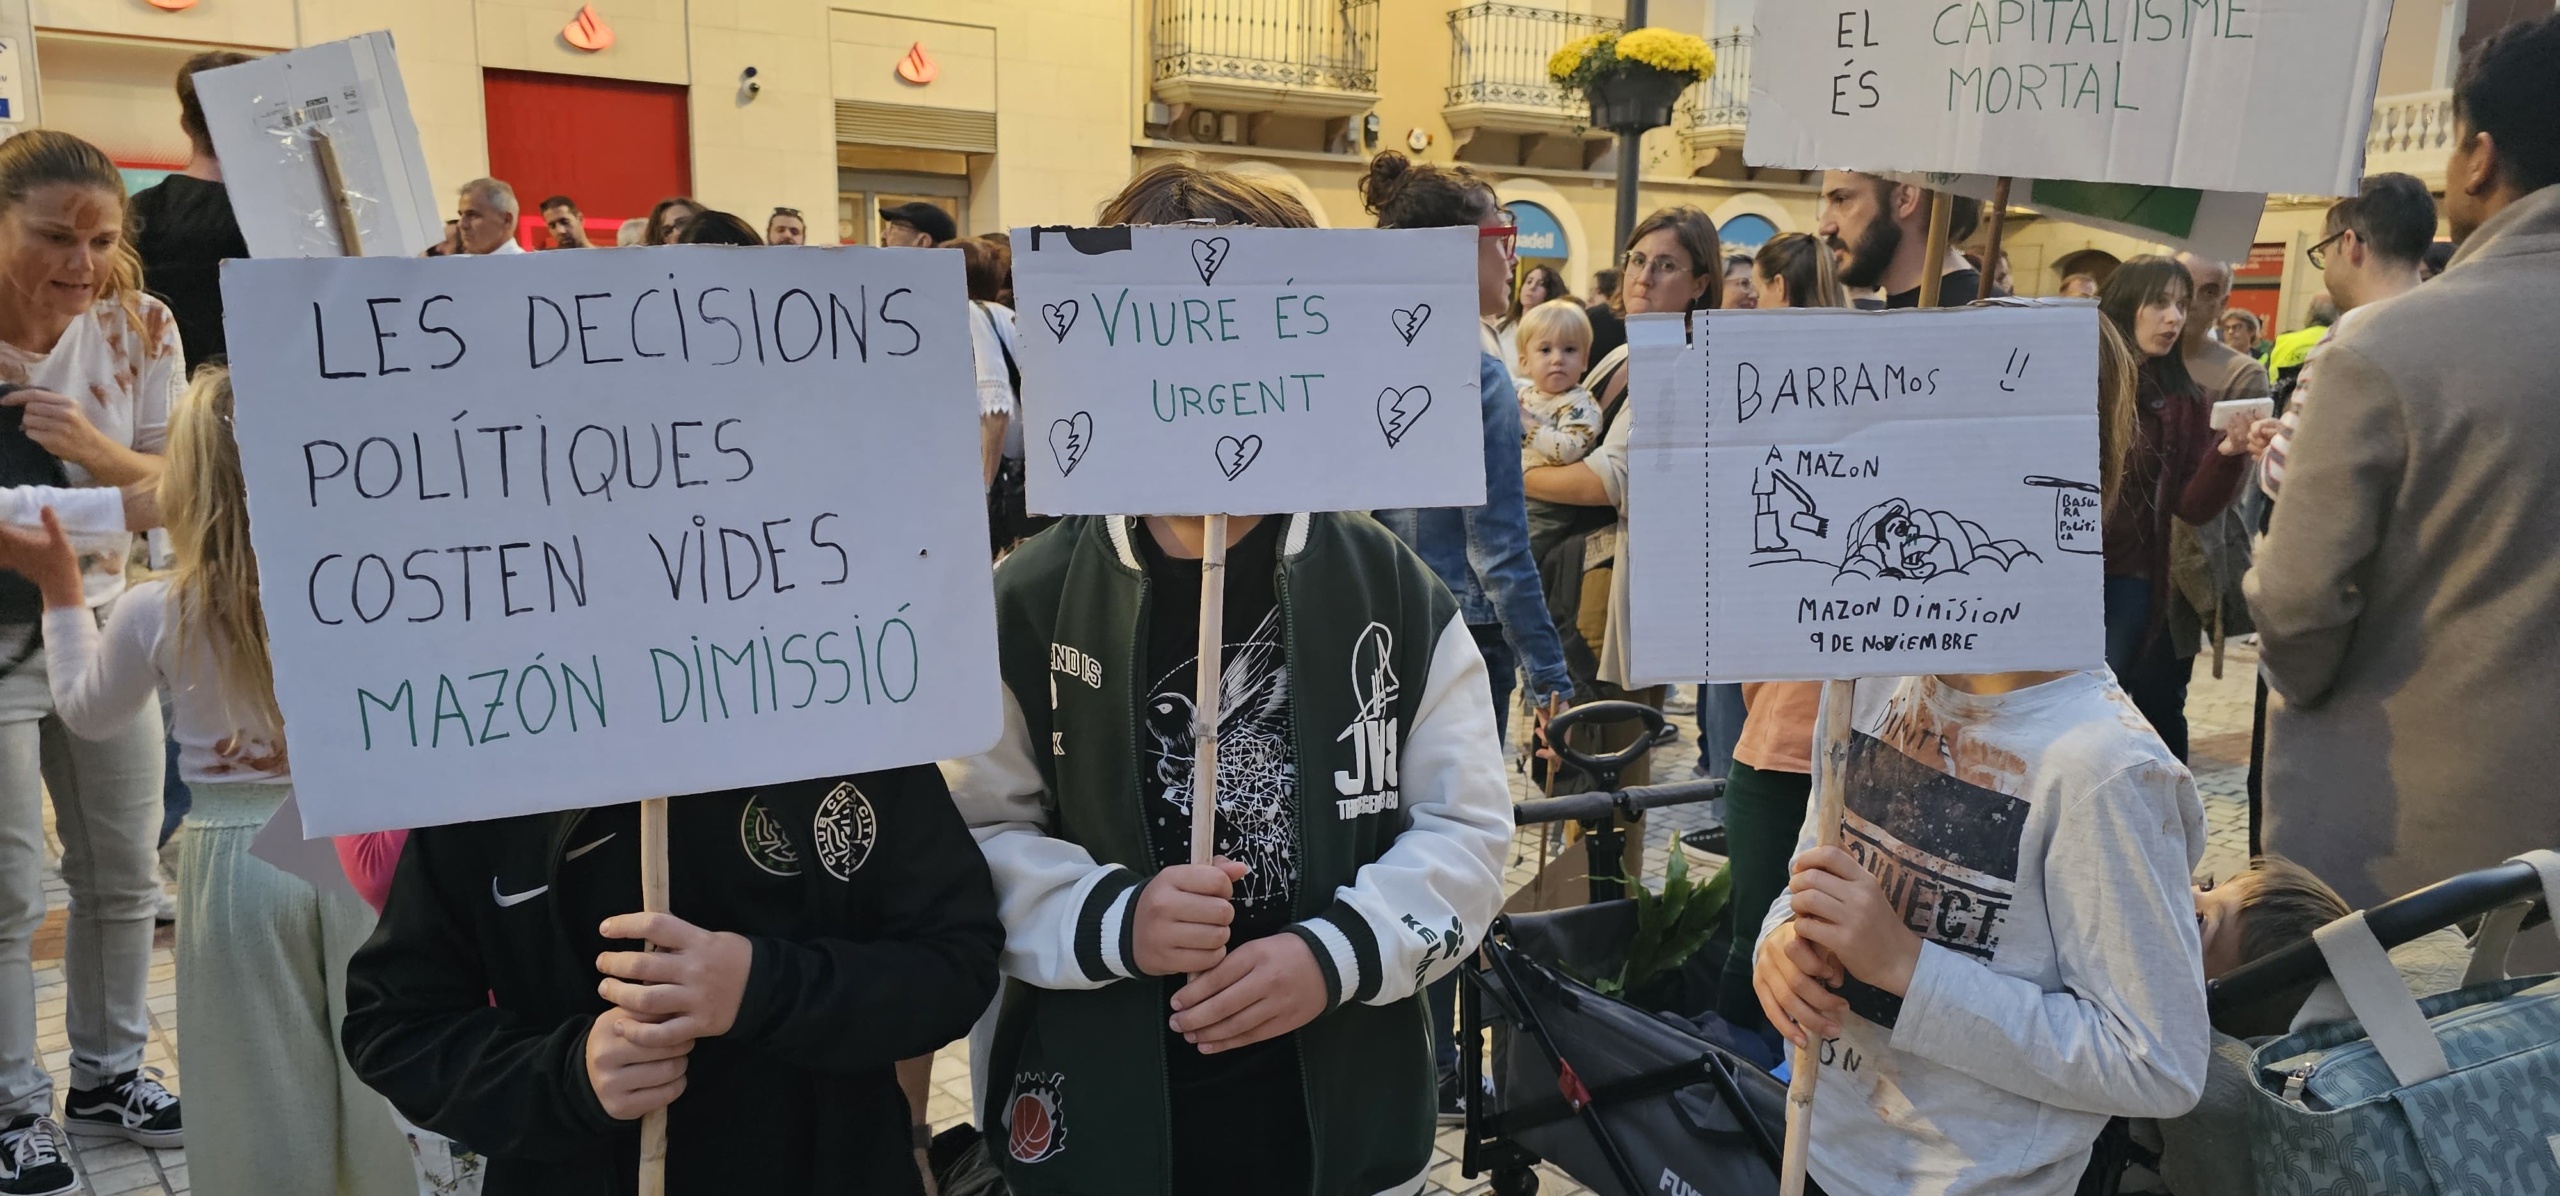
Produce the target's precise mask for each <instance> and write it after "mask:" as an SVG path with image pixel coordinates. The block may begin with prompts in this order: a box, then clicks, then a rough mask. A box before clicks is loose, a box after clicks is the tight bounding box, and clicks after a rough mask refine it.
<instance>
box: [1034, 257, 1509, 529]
mask: <svg viewBox="0 0 2560 1196" xmlns="http://www.w3.org/2000/svg"><path fill="white" fill-rule="evenodd" d="M1476 242H1477V236H1476V230H1474V229H1472V228H1435V229H1413V230H1399V231H1384V230H1378V229H1264V228H1207V227H1189V226H1184V227H1158V228H1125V227H1124V228H1098V229H1057V228H1039V229H1028V228H1026V229H1016V230H1014V234H1013V244H1014V250H1015V257H1014V260H1013V270H1014V293H1015V294H1016V295H1017V296H1018V297H1019V299H1020V305H1021V312H1022V335H1021V340H1020V350H1019V351H1020V353H1021V356H1022V407H1023V419H1024V427H1023V432H1024V440H1025V441H1026V442H1027V443H1029V444H1030V445H1031V449H1030V451H1029V453H1028V460H1029V487H1030V489H1029V497H1030V504H1031V509H1032V510H1034V511H1039V512H1044V513H1048V514H1130V515H1134V514H1152V515H1211V514H1232V515H1253V514H1270V513H1276V512H1283V511H1287V512H1295V511H1341V510H1369V509H1372V508H1378V507H1447V506H1474V505H1476V504H1478V503H1481V502H1483V501H1484V430H1483V427H1484V426H1483V418H1482V415H1481V411H1482V407H1481V399H1480V388H1481V385H1482V383H1481V375H1480V374H1479V373H1478V370H1477V365H1478V361H1479V352H1480V351H1479V349H1478V348H1477V334H1476V327H1477V324H1476Z"/></svg>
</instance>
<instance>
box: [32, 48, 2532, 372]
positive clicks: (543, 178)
mask: <svg viewBox="0 0 2560 1196" xmlns="http://www.w3.org/2000/svg"><path fill="white" fill-rule="evenodd" d="M1753 2H1754V0H1653V3H1652V4H1651V5H1650V10H1649V14H1648V23H1649V24H1653V25H1658V26H1664V27H1669V28H1675V29H1683V30H1687V31H1691V32H1695V33H1698V34H1700V35H1702V36H1706V37H1709V38H1711V39H1713V41H1714V43H1715V45H1716V49H1717V54H1718V59H1719V69H1718V71H1717V73H1716V77H1715V78H1713V79H1711V80H1709V81H1707V82H1706V83H1703V84H1701V85H1699V86H1698V87H1696V88H1694V89H1692V90H1691V92H1690V93H1689V95H1688V96H1687V97H1685V98H1684V99H1683V101H1682V103H1681V105H1680V108H1679V115H1678V117H1677V118H1676V119H1675V121H1674V123H1673V125H1672V126H1671V127H1669V128H1665V129H1658V130H1655V131H1653V132H1651V133H1649V134H1647V135H1646V136H1645V137H1644V138H1643V139H1642V144H1641V145H1640V146H1638V147H1636V148H1635V150H1634V152H1636V153H1637V154H1639V155H1640V157H1641V167H1640V176H1641V179H1642V194H1641V196H1640V206H1641V207H1642V208H1643V209H1648V210H1649V209H1651V208H1655V207H1659V206H1663V205H1666V204H1693V205H1696V206H1698V207H1700V208H1703V209H1705V210H1706V211H1708V212H1709V213H1710V214H1711V215H1712V216H1713V217H1714V219H1715V221H1716V223H1717V224H1718V226H1719V227H1720V228H1722V229H1723V230H1724V232H1725V234H1726V238H1727V240H1728V242H1729V243H1730V244H1731V245H1733V246H1734V247H1736V248H1750V247H1754V246H1756V245H1758V244H1759V243H1760V242H1762V241H1764V240H1766V239H1767V238H1768V237H1769V236H1771V235H1774V234H1775V233H1778V232H1784V231H1792V230H1810V229H1811V228H1812V227H1813V224H1814V221H1815V217H1816V195H1815V192H1816V183H1815V180H1814V179H1812V178H1809V177H1808V176H1806V175H1805V174H1802V173H1800V172H1795V171H1783V170H1776V171H1773V170H1761V169H1757V168H1754V167H1751V166H1748V165H1746V164H1744V163H1743V161H1742V158H1741V145H1742V130H1743V126H1744V124H1745V122H1746V121H1747V119H1748V113H1749V94H1750V71H1751V44H1750V43H1751V38H1750V35H1749V32H1748V31H1749V29H1750V28H1751V4H1752V3H1753ZM2548 7H2549V4H2548V0H2513V2H2507V0H2500V3H2489V2H2488V0H2400V3H2398V4H2396V5H2395V6H2394V9H2393V12H2392V24H2391V30H2390V36H2389V40H2388V42H2387V44H2386V48H2385V53H2384V61H2383V65H2382V78H2381V85H2380V88H2379V95H2380V97H2381V98H2380V100H2379V102H2378V103H2377V104H2376V108H2375V114H2374V120H2373V128H2372V135H2371V140H2370V143H2369V146H2368V152H2369V159H2368V164H2369V168H2370V169H2374V170H2383V169H2405V170H2409V171H2410V172H2412V173H2416V174H2418V175H2420V177H2423V178H2427V179H2428V180H2429V181H2430V182H2431V183H2433V184H2434V185H2436V186H2438V187H2439V188H2440V187H2441V186H2442V183H2443V179H2442V174H2443V162H2444V155H2445V150H2446V148H2447V145H2448V143H2449V141H2450V131H2451V97H2450V92H2449V90H2448V88H2449V86H2450V84H2451V81H2452V70H2453V64H2454V63H2455V61H2456V59H2457V56H2458V53H2459V50H2460V48H2461V47H2462V46H2463V45H2464V44H2467V42H2468V41H2469V40H2472V39H2475V38H2476V37H2478V36H2480V35H2481V34H2482V33H2483V32H2484V31H2485V30H2486V29H2487V28H2490V27H2493V26H2494V25H2495V24H2497V23H2500V22H2503V21H2505V20H2512V19H2520V18H2521V17H2524V16H2531V15H2534V14H2533V13H2532V12H2524V13H2520V14H2519V13H2515V12H2512V11H2509V10H2514V9H2533V10H2547V8H2548ZM2489 9H2496V10H2497V12H2496V13H2495V14H2493V15H2484V12H2485V10H2489ZM1623 16H1624V3H1623V0H1509V2H1494V0H1473V2H1469V0H837V2H836V3H834V4H830V3H827V2H826V0H585V2H583V3H582V2H581V0H0V131H5V129H6V128H7V127H9V125H10V123H11V122H13V121H14V122H19V123H23V122H24V121H25V120H26V119H27V118H28V116H29V115H31V114H32V115H33V116H34V118H35V119H37V120H40V121H41V122H42V123H44V124H47V125H50V126H53V127H57V128H63V129H67V130H69V131H72V132H75V133H79V134H81V135H83V136H86V137H89V138H90V139H92V140H94V141H97V142H98V143H99V144H101V145H102V146H104V147H106V148H107V149H108V151H109V152H110V153H111V154H112V155H114V156H115V158H116V159H117V160H118V161H119V162H120V163H123V164H124V165H126V166H127V167H128V169H129V171H130V172H131V177H132V179H133V181H134V182H136V183H137V184H139V183H143V182H147V181H149V180H150V179H151V178H152V177H154V176H155V175H156V174H157V173H159V172H163V171H167V170H170V169H175V168H177V167H179V166H181V165H183V164H184V162H185V160H186V155H187V146H186V141H185V138H184V137H183V136H182V135H181V134H180V133H179V131H178V127H177V103H176V99H175V97H174V95H173V93H172V90H171V84H172V81H173V79H174V77H175V73H176V70H177V67H178V64H179V63H180V62H182V61H184V60H185V58H186V57H187V56H188V55H189V54H192V53H194V52H196V51H198V50H201V49H207V48H236V49H241V50H247V51H250V52H266V51H275V50H281V49H287V48H291V47H294V46H301V45H310V44H315V43H319V42H324V41H330V40H334V39H337V38H342V37H347V36H351V35H353V34H356V33H361V32H365V31H367V30H372V29H388V30H390V31H391V32H392V34H393V37H394V39H395V41H396V43H397V46H398V50H399V55H400V62H401V70H402V74H403V77H404V80H405V81H406V84H407V87H408V91H409V95H410V98H411V101H412V105H413V107H414V108H415V110H416V117H417V123H418V127H419V133H420V137H421V139H422V141H423V143H424V148H425V155H426V160H427V166H428V169H429V171H430V173H431V174H432V175H433V177H434V179H435V182H436V185H437V187H438V189H439V190H440V191H442V192H445V193H447V194H450V193H451V192H452V190H453V189H454V188H455V187H457V186H458V185H459V184H461V183H462V182H464V181H466V180H469V179H473V178H477V177H480V176H482V175H484V174H489V175H495V176H497V177H500V178H505V179H507V180H508V181H510V182H511V183H513V184H515V186H516V188H517V191H518V194H519V197H520V198H521V199H522V200H523V202H524V204H525V206H526V207H527V208H528V209H529V208H531V207H532V206H533V205H534V204H535V203H537V202H538V201H539V200H540V199H541V198H542V197H544V196H548V195H551V194H555V193H559V194H567V195H570V196H572V197H574V198H576V199H578V201H579V202H580V204H581V205H582V207H583V209H584V211H585V212H586V214H587V216H588V218H589V222H590V227H591V229H593V230H594V231H595V232H596V233H597V234H599V237H600V239H602V238H604V237H609V235H610V232H611V229H612V227H613V226H614V225H615V224H617V223H619V222H620V221H621V220H623V219H625V218H629V217H636V216H644V215H646V214H647V212H648V209H649V207H650V205H652V204H653V203H655V202H656V201H657V200H658V199H660V198H664V197H666V196H671V195H692V196H695V197H697V198H698V199H699V200H700V201H701V202H702V203H704V204H705V205H707V206H710V207H714V208H720V209H724V210H728V211H732V212H735V213H737V214H739V215H740V216H743V217H745V218H746V219H747V220H748V221H749V223H751V224H757V225H761V224H762V223H763V222H764V218H765V216H766V214H767V213H769V212H770V211H771V210H772V209H774V208H777V207H787V208H792V209H795V210H798V211H800V212H802V213H803V214H804V216H805V218H806V220H807V222H808V224H809V226H810V230H811V234H812V239H813V240H821V241H823V240H827V239H830V238H829V233H830V232H832V233H833V239H836V240H841V241H844V242H847V243H867V242H871V241H873V240H874V239H876V237H877V235H878V212H879V210H880V209H881V208H883V207H885V206H894V205H896V204H901V203H908V202H913V201H917V200H922V201H925V202H930V203H935V204H938V205H941V206H943V207H944V208H945V209H946V210H948V211H950V212H951V213H952V215H953V216H954V218H955V220H956V222H957V223H958V225H959V226H960V227H961V228H963V229H964V230H969V231H978V232H984V231H991V230H995V229H1001V228H1009V227H1017V226H1021V225H1025V224H1034V223H1058V222H1076V221H1083V220H1088V219H1090V218H1091V216H1092V214H1093V211H1094V209H1095V206H1096V205H1097V204H1098V203H1100V202H1101V201H1102V200H1103V199H1104V198H1106V197H1107V196H1109V195H1110V194H1111V193H1112V192H1114V191H1115V190H1116V189H1118V187H1119V186H1120V185H1121V183H1122V182H1123V181H1125V180H1126V179H1127V178H1128V177H1129V174H1130V173H1131V171H1132V170H1133V169H1136V168H1138V167H1140V166H1142V165H1144V164H1145V163H1148V162H1151V161H1154V160H1156V159H1158V158H1161V157H1164V156H1167V155H1174V154H1191V155H1197V156H1199V157H1202V158H1204V159H1206V160H1209V161H1211V162H1214V163H1216V164H1219V165H1224V166H1227V167H1230V168H1233V169H1237V170H1241V171H1245V172H1248V173H1256V174H1261V175H1265V176H1268V177H1271V178H1273V179H1274V180H1275V181H1278V182H1280V183H1282V184H1283V185H1285V186H1287V187H1289V188H1290V189H1291V190H1293V191H1294V192H1296V193H1297V194H1298V195H1300V197H1301V198H1303V199H1304V200H1305V201H1306V202H1307V203H1308V206H1309V207H1310V208H1311V209H1313V210H1314V212H1315V213H1316V215H1317V218H1318V219H1319V220H1320V221H1322V222H1324V223H1327V224H1335V225H1351V224H1363V223H1366V222H1367V216H1366V213H1365V212H1364V211H1363V210H1362V207H1361V203H1360V197H1359V194H1358V191H1357V183H1358V180H1359V178H1360V176H1361V175H1362V173H1363V172H1364V171H1365V169H1366V166H1367V162H1368V159H1369V158H1370V157H1371V156H1372V155H1373V154H1375V153H1376V152H1378V151H1380V150H1386V149H1394V150H1398V151H1401V152H1404V153H1407V154H1409V155H1411V156H1413V157H1416V158H1418V159H1422V160H1425V161H1433V162H1464V163H1467V164H1468V165H1470V166H1472V167H1473V168H1474V169H1476V170H1478V171H1480V172H1483V173H1484V174H1485V175H1486V176H1488V177H1489V178H1491V179H1492V180H1493V181H1494V183H1495V186H1496V188H1497V190H1498V191H1499V192H1500V194H1501V196H1502V198H1503V199H1504V200H1505V202H1506V203H1508V204H1509V205H1510V206H1511V207H1512V210H1513V211H1514V213H1515V214H1516V215H1517V216H1518V217H1519V219H1520V222H1521V225H1522V229H1523V232H1522V236H1521V240H1520V245H1521V251H1522V257H1523V258H1524V259H1525V260H1528V261H1537V262H1548V263H1551V264H1554V265H1556V266H1557V267H1558V268H1559V269H1561V270H1562V271H1563V273H1564V276H1565V278H1566V280H1567V282H1568V283H1569V284H1570V285H1571V286H1572V287H1573V288H1574V289H1575V290H1576V291H1577V292H1582V291H1585V290H1586V289H1587V288H1588V287H1589V286H1590V283H1591V277H1592V274H1593V273H1594V272H1595V271H1597V270H1598V269H1600V268H1602V267H1603V266H1605V265H1607V264H1608V263H1609V262H1610V261H1611V260H1612V259H1613V258H1614V257H1615V256H1616V254H1615V252H1614V247H1613V246H1611V245H1610V244H1609V243H1608V242H1609V240H1610V238H1611V237H1612V236H1613V235H1614V228H1613V222H1614V202H1615V192H1614V174H1615V171H1616V167H1617V155H1618V154H1619V153H1620V152H1622V151H1621V147H1620V146H1619V145H1618V144H1617V140H1616V139H1615V138H1614V137H1611V136H1609V135H1608V134H1607V133H1605V132H1603V131H1598V130H1594V129H1592V128H1590V127H1589V110H1588V107H1587V105H1586V103H1585V102H1584V101H1583V99H1582V98H1581V97H1580V96H1578V95H1571V94H1567V93H1565V92H1563V91H1562V90H1561V89H1559V88H1556V87H1555V86H1553V85H1552V84H1550V83H1548V82H1547V80H1546V76H1545V63H1546V60H1547V56H1548V55H1549V54H1550V53H1552V52H1553V51H1554V49H1555V48H1556V47H1557V46H1559V45H1561V44H1563V43H1564V42H1565V41H1567V40H1569V39H1570V38H1573V37H1576V36H1579V35H1582V34H1584V33H1589V32H1594V31H1599V30H1604V29H1612V28H1617V27H1619V25H1620V24H1621V23H1622V19H1623ZM13 97H14V102H15V103H16V105H17V108H18V111H16V112H11V111H8V110H7V109H6V108H5V105H6V104H8V103H10V102H12V99H13ZM30 109H32V113H30V111H29V110H30ZM2325 206H2326V200H2324V199H2319V198H2313V197H2289V196H2278V197H2274V198H2273V199H2272V200H2271V201H2270V204H2269V207H2268V212H2267V216H2266V219H2265V222H2264V223H2263V224H2262V226H2261V228H2260V230H2259V234H2258V237H2257V240H2258V242H2259V246H2258V250H2259V253H2258V255H2256V256H2258V257H2261V258H2263V261H2261V262H2260V267H2259V269H2258V270H2257V271H2256V272H2255V273H2253V274H2252V275H2251V276H2250V277H2249V279H2248V282H2249V284H2250V289H2249V291H2248V292H2247V293H2246V294H2245V295H2244V301H2245V302H2248V303H2250V304H2252V305H2253V306H2261V307H2263V308H2264V309H2266V310H2267V311H2269V312H2271V313H2273V314H2276V315H2277V317H2278V323H2279V324H2280V325H2282V326H2286V327H2290V326H2293V325H2294V324H2296V323H2298V322H2299V321H2300V318H2301V312H2302V309H2303V308H2304V306H2306V305H2307V303H2308V301H2309V296H2310V294H2311V292H2312V291H2313V290H2315V289H2316V288H2317V285H2318V283H2317V279H2316V278H2315V277H2312V276H2311V275H2310V273H2309V270H2308V265H2307V263H2305V262H2303V261H2302V260H2301V254H2300V252H2299V250H2300V249H2301V248H2302V247H2303V246H2305V245H2307V244H2309V243H2310V241H2312V240H2316V239H2317V237H2318V229H2319V224H2320V218H2321V211H2322V209H2323V208H2324V207H2325ZM527 216H528V220H529V221H530V220H531V219H532V216H533V214H532V213H531V212H528V213H527ZM830 217H832V219H830ZM533 235H534V231H533V229H532V228H530V227H528V229H527V236H528V238H530V237H531V236H533ZM2008 244H2009V248H2010V255H2011V260H2012V263H2013V266H2014V270H2015V276H2016V279H2017V283H2018V287H2019V289H2020V290H2021V291H2023V292H2025V293H2028V294H2045V293H2050V292H2052V291H2053V290H2054V289H2055V288H2056V287H2057V286H2058V284H2059V282H2060V279H2061V276H2062V274H2063V273H2066V272H2068V269H2070V268H2072V267H2074V266H2082V267H2087V268H2090V269H2093V270H2095V271H2097V272H2101V273H2103V272H2104V270H2106V269H2107V268H2110V267H2111V265H2112V263H2113V262H2115V261H2118V260H2121V259H2122V258H2124V257H2128V256H2131V255H2133V254H2136V253H2141V252H2146V251H2149V250H2150V249H2152V248H2153V247H2151V246H2147V245H2143V244H2141V243H2139V242H2135V241H2132V240H2130V239H2128V238H2123V237H2117V236H2113V235H2110V234H2106V233H2098V232H2093V231H2091V230H2087V229H2083V228H2080V227H2078V226H2074V225H2070V224H2067V223H2063V222H2059V221H2053V220H2040V219H2037V218H2035V217H2034V215H2033V214H2032V213H2027V212H2024V211H2021V212H2019V213H2017V214H2016V219H2015V220H2014V221H2013V223H2012V224H2011V234H2010V237H2009V241H2008Z"/></svg>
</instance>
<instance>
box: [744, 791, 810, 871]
mask: <svg viewBox="0 0 2560 1196" xmlns="http://www.w3.org/2000/svg"><path fill="white" fill-rule="evenodd" d="M738 846H739V847H740V848H742V849H744V850H745V851H746V853H747V859H748V861H749V862H751V863H753V864H754V865H755V866H756V867H758V868H761V869H763V870H764V871H765V872H766V873H767V874H768V875H772V876H798V875H800V849H799V848H798V847H797V846H795V845H793V843H792V842H791V835H790V834H789V833H788V832H786V831H784V830H783V829H782V822H781V820H780V819H777V818H775V817H774V816H773V811H771V810H768V809H765V808H764V799H763V798H761V797H751V798H748V799H747V808H746V809H743V810H740V811H738Z"/></svg>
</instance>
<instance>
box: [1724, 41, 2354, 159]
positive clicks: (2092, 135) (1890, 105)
mask: <svg viewBox="0 0 2560 1196" xmlns="http://www.w3.org/2000/svg"><path fill="white" fill-rule="evenodd" d="M1758 12H1759V39H1758V41H1757V42H1756V43H1754V45H1753V54H1754V56H1755V63H1754V69H1753V71H1752V73H1751V126H1750V130H1749V132H1748V133H1747V134H1746V135H1745V137H1744V142H1743V158H1744V160H1746V161H1748V162H1750V163H1751V164H1752V165H1754V166H1782V167H1794V168H1799V169H1808V170H1809V169H1821V168H1828V169H1845V170H1867V171H1914V172H1917V171H1943V172H1952V173H1970V174H1988V175H2014V176H2018V177H2022V178H2038V179H2081V180H2087V181H2091V182H2104V183H2139V184H2154V185H2161V186H2171V187H2191V188H2198V189H2202V190H2207V191H2238V192H2265V191H2280V192H2294V193H2301V194H2309V195H2352V194H2354V193H2355V189H2356V179H2357V176H2358V175H2360V174H2362V173H2363V169H2364V141H2365V125H2366V123H2367V122H2368V121H2369V120H2370V119H2371V116H2372V111H2373V95H2374V80H2375V73H2376V71H2377V69H2378V67H2379V65H2380V62H2381V55H2382V40H2383V34H2384V32H2385V30H2386V29H2387V28H2388V26H2389V25H2390V21H2391V3H2390V0H2336V2H2334V3H2323V4H2310V3H2302V2H2300V0H1868V2H1866V3H1859V4H1850V3H1839V4H1820V3H1788V4H1764V5H1762V6H1760V8H1759V10H1758Z"/></svg>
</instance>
